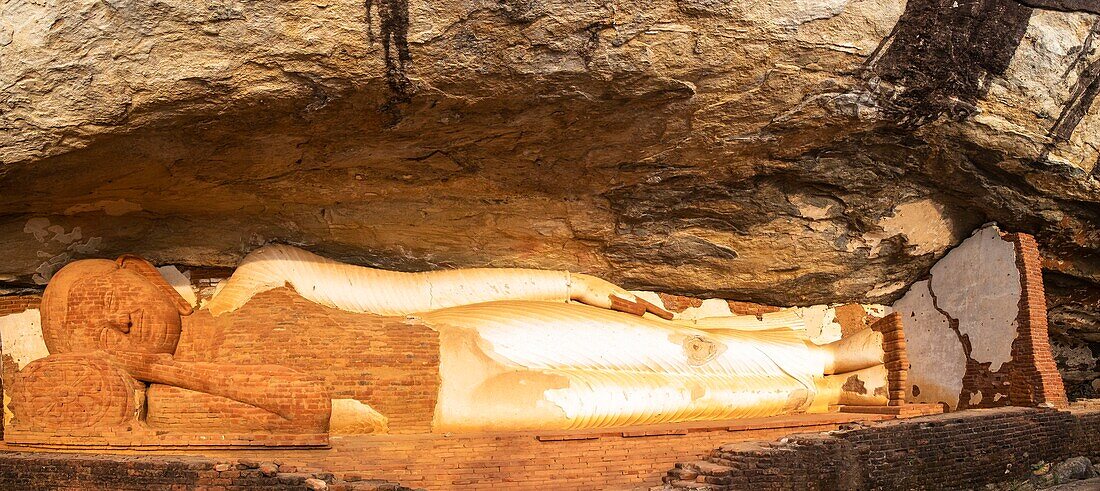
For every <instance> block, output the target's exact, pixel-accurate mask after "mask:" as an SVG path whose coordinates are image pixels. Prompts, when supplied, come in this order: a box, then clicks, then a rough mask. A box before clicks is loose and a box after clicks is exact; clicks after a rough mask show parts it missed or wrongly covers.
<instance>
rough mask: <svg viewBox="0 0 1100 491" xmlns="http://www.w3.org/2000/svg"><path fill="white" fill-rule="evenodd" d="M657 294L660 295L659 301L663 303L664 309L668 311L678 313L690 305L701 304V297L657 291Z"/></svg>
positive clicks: (696, 305)
mask: <svg viewBox="0 0 1100 491" xmlns="http://www.w3.org/2000/svg"><path fill="white" fill-rule="evenodd" d="M657 296H659V297H661V303H663V304H665V310H668V311H669V312H676V313H680V312H683V311H685V310H687V309H689V308H691V307H699V306H701V305H703V300H702V299H698V298H694V297H685V296H682V295H670V294H668V293H658V294H657Z"/></svg>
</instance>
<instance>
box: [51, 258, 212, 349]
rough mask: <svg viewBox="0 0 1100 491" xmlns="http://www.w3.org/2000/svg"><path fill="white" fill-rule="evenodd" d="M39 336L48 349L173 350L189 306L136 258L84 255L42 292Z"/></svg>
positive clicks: (67, 266)
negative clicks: (43, 339)
mask: <svg viewBox="0 0 1100 491" xmlns="http://www.w3.org/2000/svg"><path fill="white" fill-rule="evenodd" d="M41 308H42V334H43V337H44V338H45V341H46V348H47V349H49V351H50V353H53V354H57V353H72V352H86V351H95V350H107V351H116V352H140V353H168V354H171V353H173V352H175V350H176V343H178V342H179V339H180V324H181V319H180V316H182V315H189V314H191V312H192V308H191V305H190V304H189V303H187V301H186V300H184V299H183V297H182V296H180V294H179V293H178V292H176V290H175V289H174V288H172V286H171V285H169V284H168V282H167V281H165V280H164V278H163V277H162V276H161V275H160V273H158V272H157V270H156V268H154V267H153V265H152V264H149V262H147V261H145V260H144V259H141V258H138V257H135V256H129V255H127V256H122V257H119V258H118V259H117V260H115V261H110V260H107V259H87V260H82V261H74V262H72V263H70V264H68V265H66V266H65V267H64V268H61V270H60V271H58V272H57V274H55V275H54V276H53V278H51V279H50V283H49V284H48V285H47V286H46V291H45V292H44V293H43V294H42V307H41Z"/></svg>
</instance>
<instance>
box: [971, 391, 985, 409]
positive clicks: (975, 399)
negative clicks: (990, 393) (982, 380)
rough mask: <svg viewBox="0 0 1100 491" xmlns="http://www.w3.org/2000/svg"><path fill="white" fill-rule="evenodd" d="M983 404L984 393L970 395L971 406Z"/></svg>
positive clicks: (977, 392) (976, 392)
mask: <svg viewBox="0 0 1100 491" xmlns="http://www.w3.org/2000/svg"><path fill="white" fill-rule="evenodd" d="M981 403H982V391H980V390H978V391H975V392H974V393H973V394H970V401H969V404H970V405H971V406H977V405H978V404H981Z"/></svg>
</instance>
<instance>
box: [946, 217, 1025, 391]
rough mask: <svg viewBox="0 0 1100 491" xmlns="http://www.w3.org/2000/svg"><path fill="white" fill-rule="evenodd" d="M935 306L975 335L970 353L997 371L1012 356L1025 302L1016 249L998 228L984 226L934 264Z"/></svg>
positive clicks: (968, 334)
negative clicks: (1018, 317) (1013, 343)
mask: <svg viewBox="0 0 1100 491" xmlns="http://www.w3.org/2000/svg"><path fill="white" fill-rule="evenodd" d="M931 281H932V282H931V290H932V292H933V293H934V294H935V297H936V305H937V306H938V307H939V308H940V309H942V310H943V311H944V312H947V314H948V315H950V316H951V317H953V318H955V319H957V320H958V321H959V333H960V334H964V335H967V336H969V337H970V345H971V348H972V349H971V352H970V357H971V358H973V359H974V360H975V361H978V362H980V363H991V365H990V367H989V369H990V371H993V372H996V371H997V370H1000V369H1001V366H1002V365H1003V364H1004V363H1007V362H1009V361H1011V360H1012V341H1013V340H1015V339H1016V336H1017V332H1016V316H1017V314H1018V313H1019V302H1020V289H1021V286H1020V271H1019V269H1017V267H1016V247H1015V246H1014V245H1013V244H1012V243H1011V242H1008V241H1006V240H1003V239H1001V233H1000V230H998V229H997V227H995V226H988V227H985V228H982V229H980V230H978V231H976V232H975V233H974V235H972V236H971V237H970V238H969V239H967V240H965V241H963V243H962V244H959V246H958V247H956V248H954V249H952V250H951V252H949V253H947V255H946V256H944V257H943V259H941V260H940V261H939V262H938V263H936V265H935V266H933V267H932V280H931Z"/></svg>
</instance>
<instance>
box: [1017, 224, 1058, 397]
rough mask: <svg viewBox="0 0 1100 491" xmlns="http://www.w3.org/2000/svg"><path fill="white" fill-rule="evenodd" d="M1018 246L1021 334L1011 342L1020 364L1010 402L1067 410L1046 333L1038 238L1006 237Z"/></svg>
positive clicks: (1045, 312)
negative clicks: (1044, 405)
mask: <svg viewBox="0 0 1100 491" xmlns="http://www.w3.org/2000/svg"><path fill="white" fill-rule="evenodd" d="M1004 238H1005V239H1006V240H1009V241H1011V242H1012V243H1013V244H1014V245H1015V246H1016V266H1017V267H1018V268H1019V269H1020V283H1021V287H1022V288H1021V295H1020V313H1019V316H1018V317H1017V318H1016V324H1017V332H1018V333H1019V335H1018V336H1017V337H1016V340H1015V341H1014V342H1013V343H1012V359H1013V361H1015V362H1017V363H1016V364H1015V365H1016V366H1015V367H1014V368H1015V370H1013V372H1012V375H1011V382H1010V388H1009V399H1010V401H1011V403H1012V404H1013V405H1016V406H1035V405H1038V404H1042V403H1048V404H1051V405H1053V406H1055V407H1066V406H1067V405H1068V404H1069V402H1068V400H1067V399H1066V389H1065V386H1064V385H1063V384H1062V376H1061V374H1059V373H1058V366H1057V365H1056V364H1055V362H1054V355H1053V354H1052V353H1051V349H1050V336H1049V333H1048V332H1047V307H1046V294H1045V293H1044V291H1043V270H1042V259H1041V258H1040V257H1039V247H1038V244H1036V242H1035V238H1034V237H1032V236H1030V235H1027V234H1007V235H1005V237H1004Z"/></svg>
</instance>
